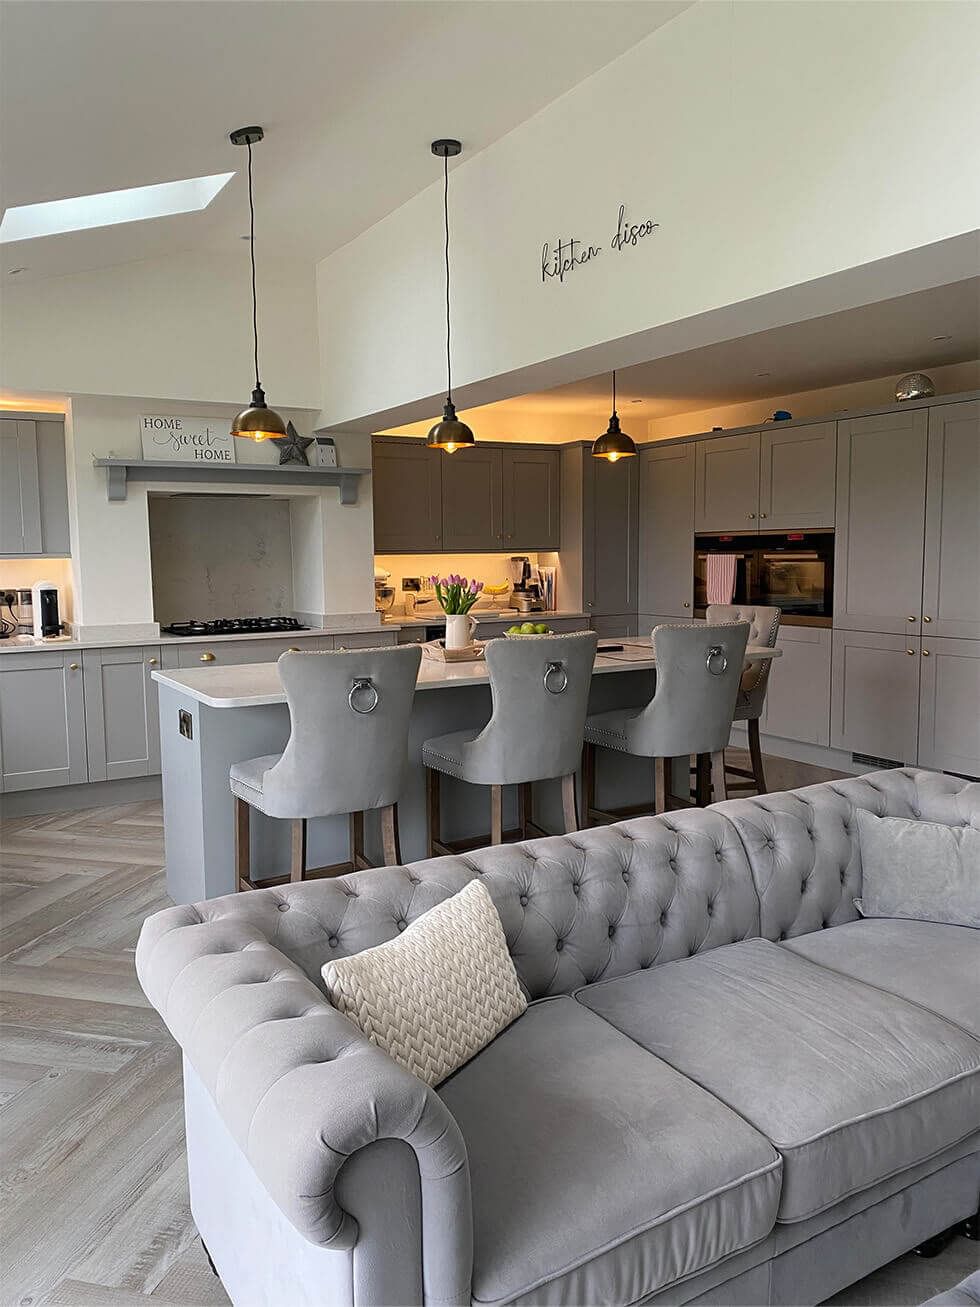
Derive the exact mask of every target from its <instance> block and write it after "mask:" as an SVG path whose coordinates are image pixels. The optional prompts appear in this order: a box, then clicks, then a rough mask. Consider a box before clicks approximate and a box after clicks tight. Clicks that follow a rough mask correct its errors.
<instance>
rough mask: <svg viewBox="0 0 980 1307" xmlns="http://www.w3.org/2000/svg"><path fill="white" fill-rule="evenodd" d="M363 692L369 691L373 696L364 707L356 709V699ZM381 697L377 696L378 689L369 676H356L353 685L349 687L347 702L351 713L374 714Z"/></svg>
mask: <svg viewBox="0 0 980 1307" xmlns="http://www.w3.org/2000/svg"><path fill="white" fill-rule="evenodd" d="M363 691H369V692H370V694H371V695H372V696H373V697H372V699H371V701H370V703H368V704H367V706H366V707H364V706H362V707H358V705H357V702H356V699H357V696H358V695H359V694H361V693H362V692H363ZM380 699H381V696H380V695H379V694H378V687H377V686H376V685H375V683H374V682H373V681H372V680H371V678H370V676H356V677H355V678H354V684H353V685H352V686H351V687H350V694H348V696H347V702H348V704H349V705H350V710H351V712H356V713H361V714H362V715H363V714H364V713H369V712H374V710H375V708H377V706H378V703H379V702H380Z"/></svg>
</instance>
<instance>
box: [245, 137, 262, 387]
mask: <svg viewBox="0 0 980 1307" xmlns="http://www.w3.org/2000/svg"><path fill="white" fill-rule="evenodd" d="M246 144H247V145H248V249H249V254H250V256H251V260H252V344H253V348H254V353H255V389H256V390H261V389H262V383H261V381H259V301H258V294H257V292H256V287H255V200H254V199H253V197H252V142H251V141H248V142H246Z"/></svg>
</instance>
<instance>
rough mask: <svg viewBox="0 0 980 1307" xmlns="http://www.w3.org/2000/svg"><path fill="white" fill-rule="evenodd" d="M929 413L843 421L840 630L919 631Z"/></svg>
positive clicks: (840, 436)
mask: <svg viewBox="0 0 980 1307" xmlns="http://www.w3.org/2000/svg"><path fill="white" fill-rule="evenodd" d="M928 425H929V410H928V409H924V408H923V409H915V410H912V411H909V412H905V413H902V412H896V413H887V414H881V415H880V416H875V417H866V418H854V419H851V420H849V421H845V422H839V423H838V425H837V533H836V545H835V561H834V568H835V580H834V627H835V629H842V630H850V631H878V632H881V633H891V634H893V635H905V634H908V635H912V636H915V635H918V634H919V633H920V629H921V622H920V618H921V616H922V547H923V546H922V542H923V531H924V525H925V484H926V444H927V429H928Z"/></svg>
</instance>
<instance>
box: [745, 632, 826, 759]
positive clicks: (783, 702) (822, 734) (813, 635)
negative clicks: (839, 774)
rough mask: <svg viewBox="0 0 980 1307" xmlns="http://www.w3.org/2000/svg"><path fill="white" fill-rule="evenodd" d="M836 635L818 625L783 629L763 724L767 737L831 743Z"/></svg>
mask: <svg viewBox="0 0 980 1307" xmlns="http://www.w3.org/2000/svg"><path fill="white" fill-rule="evenodd" d="M831 636H832V633H831V632H830V631H829V630H827V629H826V628H825V627H824V628H822V627H818V626H781V627H780V628H779V634H778V636H777V638H776V646H777V648H779V649H780V650H781V651H782V657H781V658H777V659H776V660H775V661H774V662H773V665H772V668H771V670H770V672H769V684H768V686H767V688H766V705H765V708H764V710H763V715H762V720H761V721H760V723H759V725H760V728H761V730H762V731H763V733H764V734H766V735H773V736H776V737H778V738H779V739H782V740H800V741H802V742H803V743H804V744H819V745H824V746H826V745H828V744H829V743H830V663H831Z"/></svg>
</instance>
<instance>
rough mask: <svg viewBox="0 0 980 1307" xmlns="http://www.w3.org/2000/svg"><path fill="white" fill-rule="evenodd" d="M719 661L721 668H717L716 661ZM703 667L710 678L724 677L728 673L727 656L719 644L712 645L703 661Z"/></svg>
mask: <svg viewBox="0 0 980 1307" xmlns="http://www.w3.org/2000/svg"><path fill="white" fill-rule="evenodd" d="M719 658H720V659H721V666H720V667H719V666H717V661H718V659H719ZM704 665H705V667H707V669H708V671H709V672H710V673H711V675H712V676H724V675H725V673H726V672H727V671H728V655H727V654H726V653H725V651H724V649H723V648H722V647H721V645H720V644H713V645H712V646H711V648H710V649H709V650H708V656H707V658H705V660H704Z"/></svg>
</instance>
